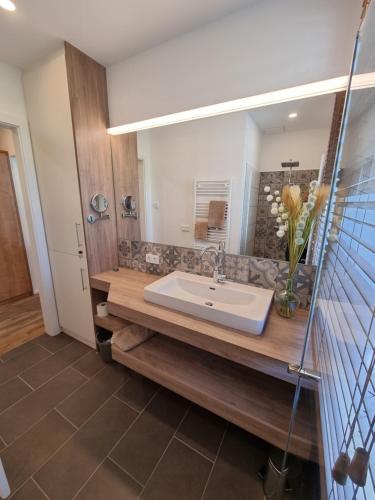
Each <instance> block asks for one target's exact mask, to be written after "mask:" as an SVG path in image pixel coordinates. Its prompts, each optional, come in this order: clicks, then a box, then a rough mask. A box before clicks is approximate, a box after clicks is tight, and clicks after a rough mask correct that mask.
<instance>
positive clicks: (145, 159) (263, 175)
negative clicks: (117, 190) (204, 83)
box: [137, 94, 336, 262]
mask: <svg viewBox="0 0 375 500" xmlns="http://www.w3.org/2000/svg"><path fill="white" fill-rule="evenodd" d="M335 98H336V95H335V94H327V95H321V96H316V97H310V98H306V99H300V100H296V101H292V102H285V103H281V104H274V105H269V106H265V107H262V108H257V109H252V110H248V111H241V112H236V113H231V114H226V115H221V116H215V117H211V118H204V119H199V120H193V121H189V122H184V123H180V124H175V125H169V126H164V127H159V128H153V129H149V130H144V131H140V132H137V149H138V177H139V184H140V193H139V201H140V203H139V222H140V226H141V239H142V240H145V241H151V242H155V243H162V244H169V245H177V246H184V247H193V248H204V247H205V246H208V245H217V244H219V242H221V241H224V243H225V248H226V251H227V252H229V253H235V254H244V255H254V256H257V257H265V258H271V259H280V260H285V259H286V258H287V244H286V241H285V238H278V237H277V235H276V231H277V225H276V220H275V217H274V216H273V215H272V214H271V203H270V202H268V201H267V194H266V193H265V191H264V188H265V187H266V186H269V187H270V189H271V191H272V192H274V191H275V190H276V191H280V192H281V191H282V188H283V186H284V185H285V184H288V183H293V184H299V185H300V186H301V189H302V191H305V192H306V193H308V189H309V183H310V182H311V181H312V180H317V179H320V178H321V176H322V173H323V170H324V168H325V162H326V155H327V149H328V143H329V138H330V130H331V124H332V116H333V110H334V105H335ZM306 252H307V254H305V255H304V256H303V257H302V261H304V262H309V259H308V253H309V249H307V250H306Z"/></svg>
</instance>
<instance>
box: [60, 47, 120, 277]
mask: <svg viewBox="0 0 375 500" xmlns="http://www.w3.org/2000/svg"><path fill="white" fill-rule="evenodd" d="M65 58H66V66H67V76H68V88H69V99H70V107H71V114H72V122H73V132H74V142H75V150H76V158H77V167H78V177H79V184H80V191H81V199H82V212H83V217H84V228H85V237H86V251H87V260H88V267H89V271H90V274H96V273H100V272H103V271H108V270H109V269H111V268H113V267H114V266H117V265H118V254H117V229H116V207H115V196H114V188H113V173H112V161H111V146H110V138H109V135H108V134H107V127H108V123H109V117H108V97H107V80H106V71H105V68H104V67H103V66H101V65H100V64H98V63H97V62H95V61H94V60H93V59H91V58H90V57H88V56H87V55H86V54H84V53H83V52H81V51H80V50H78V49H76V48H75V47H73V46H72V45H70V44H69V43H67V42H65ZM95 193H103V194H104V195H105V196H106V198H107V200H108V202H109V207H108V210H107V212H106V213H107V214H109V215H110V218H109V219H106V220H101V221H97V222H95V224H90V223H88V221H87V216H88V215H89V214H90V213H92V214H94V215H95V212H94V211H93V210H92V209H91V207H90V200H91V198H92V196H93V195H94V194H95ZM67 202H68V200H67Z"/></svg>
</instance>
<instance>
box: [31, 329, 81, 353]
mask: <svg viewBox="0 0 375 500" xmlns="http://www.w3.org/2000/svg"><path fill="white" fill-rule="evenodd" d="M73 340H74V339H73V338H72V337H69V335H66V334H65V333H59V334H58V335H47V334H44V335H41V336H40V337H37V338H36V339H35V340H34V341H33V342H35V343H37V344H38V345H41V346H42V347H45V348H46V349H47V350H48V351H50V352H52V353H55V352H57V351H59V350H60V349H63V348H64V347H65V346H67V345H68V344H70V343H71V342H73Z"/></svg>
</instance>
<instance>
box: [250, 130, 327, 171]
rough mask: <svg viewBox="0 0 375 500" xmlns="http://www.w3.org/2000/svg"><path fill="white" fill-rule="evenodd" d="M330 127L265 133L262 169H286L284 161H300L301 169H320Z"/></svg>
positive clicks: (261, 153) (261, 154)
mask: <svg viewBox="0 0 375 500" xmlns="http://www.w3.org/2000/svg"><path fill="white" fill-rule="evenodd" d="M328 141H329V129H328V128H321V129H306V130H298V131H292V132H283V133H279V134H264V135H263V137H262V147H261V152H260V160H259V163H260V171H261V172H267V171H277V170H284V169H283V168H282V166H281V162H282V161H289V160H290V159H293V160H296V161H299V170H310V169H319V168H320V164H321V159H322V155H323V154H325V153H326V152H327V147H328Z"/></svg>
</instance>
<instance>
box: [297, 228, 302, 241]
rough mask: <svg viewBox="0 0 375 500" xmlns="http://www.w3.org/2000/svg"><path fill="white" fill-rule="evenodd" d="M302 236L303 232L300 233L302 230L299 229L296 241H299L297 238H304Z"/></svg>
mask: <svg viewBox="0 0 375 500" xmlns="http://www.w3.org/2000/svg"><path fill="white" fill-rule="evenodd" d="M302 235H303V233H302V231H300V230H299V229H298V230H297V231H296V239H297V238H302Z"/></svg>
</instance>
